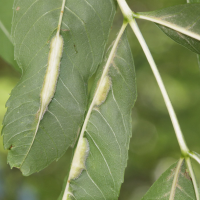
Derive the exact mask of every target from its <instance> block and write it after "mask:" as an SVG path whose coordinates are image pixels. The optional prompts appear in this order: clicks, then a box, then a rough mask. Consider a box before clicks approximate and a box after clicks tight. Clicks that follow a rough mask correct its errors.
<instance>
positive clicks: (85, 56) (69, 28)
mask: <svg viewBox="0 0 200 200" xmlns="http://www.w3.org/2000/svg"><path fill="white" fill-rule="evenodd" d="M62 4H63V1H62V0H56V1H55V0H30V1H27V0H15V2H14V6H13V8H14V17H13V26H12V36H13V41H14V46H15V59H16V60H17V62H18V64H19V65H20V66H21V67H22V69H23V75H22V77H21V80H20V82H19V83H18V84H17V86H16V87H15V88H14V90H13V91H12V93H11V97H10V99H9V100H8V102H7V104H6V105H7V107H8V110H7V113H6V115H5V118H4V122H3V125H4V127H3V131H2V134H3V137H4V147H5V148H6V149H9V153H8V162H9V164H10V165H11V167H17V168H20V170H21V171H22V173H23V174H24V175H30V174H32V173H34V172H37V171H40V170H41V169H43V168H45V167H46V166H48V165H49V164H50V163H51V162H52V161H54V160H57V159H59V158H60V157H61V156H62V155H63V154H64V153H65V151H66V150H67V148H68V147H69V146H70V145H74V143H75V141H76V139H77V134H78V133H79V130H80V127H81V125H82V122H83V117H84V113H85V110H86V106H87V81H88V78H89V77H90V76H92V74H93V73H94V72H95V71H96V69H97V66H98V65H99V63H101V62H102V58H103V54H104V50H105V45H106V42H107V38H108V35H109V31H110V27H111V24H112V21H113V18H114V15H115V10H116V2H115V1H114V0H108V1H104V0H98V1H96V0H84V1H82V0H67V1H66V3H65V5H64V15H63V18H62V23H61V30H60V35H61V36H62V38H63V41H64V46H63V52H62V58H61V63H60V75H59V77H58V80H57V84H56V89H55V94H54V96H53V98H52V101H51V102H50V104H49V105H48V109H47V110H46V112H45V113H44V115H43V118H42V119H41V120H40V119H39V117H38V112H39V110H40V93H41V90H42V87H43V82H44V77H45V74H46V69H47V63H48V55H49V46H50V43H51V39H52V38H53V37H54V36H55V34H56V31H57V29H58V23H59V18H60V16H61V6H62Z"/></svg>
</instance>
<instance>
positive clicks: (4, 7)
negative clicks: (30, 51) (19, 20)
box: [0, 0, 20, 71]
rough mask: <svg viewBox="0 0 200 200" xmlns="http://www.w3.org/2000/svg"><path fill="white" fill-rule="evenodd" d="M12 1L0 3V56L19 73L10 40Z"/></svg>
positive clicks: (3, 0)
mask: <svg viewBox="0 0 200 200" xmlns="http://www.w3.org/2000/svg"><path fill="white" fill-rule="evenodd" d="M13 2H14V0H9V1H7V0H2V1H0V44H1V45H0V56H1V57H2V58H3V59H4V60H5V61H6V62H8V63H9V64H10V65H12V66H13V67H14V68H15V69H16V70H18V71H20V69H19V67H18V65H17V63H16V61H14V46H13V44H12V38H11V22H12V14H13V10H12V5H13Z"/></svg>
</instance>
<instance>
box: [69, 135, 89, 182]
mask: <svg viewBox="0 0 200 200" xmlns="http://www.w3.org/2000/svg"><path fill="white" fill-rule="evenodd" d="M88 153H89V143H88V140H87V139H86V138H81V139H80V142H79V143H78V146H77V148H76V151H75V154H74V158H73V161H72V165H71V171H70V174H69V178H68V180H72V179H77V178H78V177H79V176H80V175H81V172H82V171H83V170H84V169H85V161H86V159H87V156H88Z"/></svg>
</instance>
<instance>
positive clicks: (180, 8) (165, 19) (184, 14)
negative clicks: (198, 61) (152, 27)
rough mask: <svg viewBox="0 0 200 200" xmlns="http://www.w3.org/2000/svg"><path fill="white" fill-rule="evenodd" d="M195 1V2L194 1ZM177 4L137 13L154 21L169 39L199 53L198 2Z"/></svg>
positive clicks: (199, 8)
mask: <svg viewBox="0 0 200 200" xmlns="http://www.w3.org/2000/svg"><path fill="white" fill-rule="evenodd" d="M195 2H196V3H195ZM198 2H199V1H197V0H196V1H192V2H191V3H192V4H183V5H177V6H173V7H169V8H164V9H162V10H157V11H152V12H144V13H139V15H141V17H139V18H143V19H147V20H150V21H153V22H155V23H156V24H157V25H158V27H159V28H160V29H161V30H162V31H163V32H164V33H165V34H166V35H167V36H169V37H170V38H171V39H173V40H174V41H176V42H177V43H179V44H181V45H183V46H184V47H186V48H188V49H190V50H191V51H193V52H195V53H197V54H200V41H199V40H200V15H199V13H200V4H199V3H198Z"/></svg>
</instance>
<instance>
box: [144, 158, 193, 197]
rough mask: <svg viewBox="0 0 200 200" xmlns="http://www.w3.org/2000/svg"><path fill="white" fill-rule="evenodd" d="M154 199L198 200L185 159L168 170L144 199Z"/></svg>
mask: <svg viewBox="0 0 200 200" xmlns="http://www.w3.org/2000/svg"><path fill="white" fill-rule="evenodd" d="M153 199H159V200H179V199H181V200H196V196H195V192H194V187H193V184H192V180H191V178H190V176H189V173H188V171H187V169H186V164H185V161H184V160H183V159H181V160H180V161H179V162H177V163H175V164H173V165H172V166H171V167H170V168H169V169H167V170H166V171H165V172H164V173H163V174H162V175H161V177H160V178H159V179H158V180H157V181H156V182H155V183H154V184H153V186H152V187H151V188H150V189H149V191H148V192H147V193H146V194H145V195H144V197H143V198H142V200H153Z"/></svg>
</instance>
